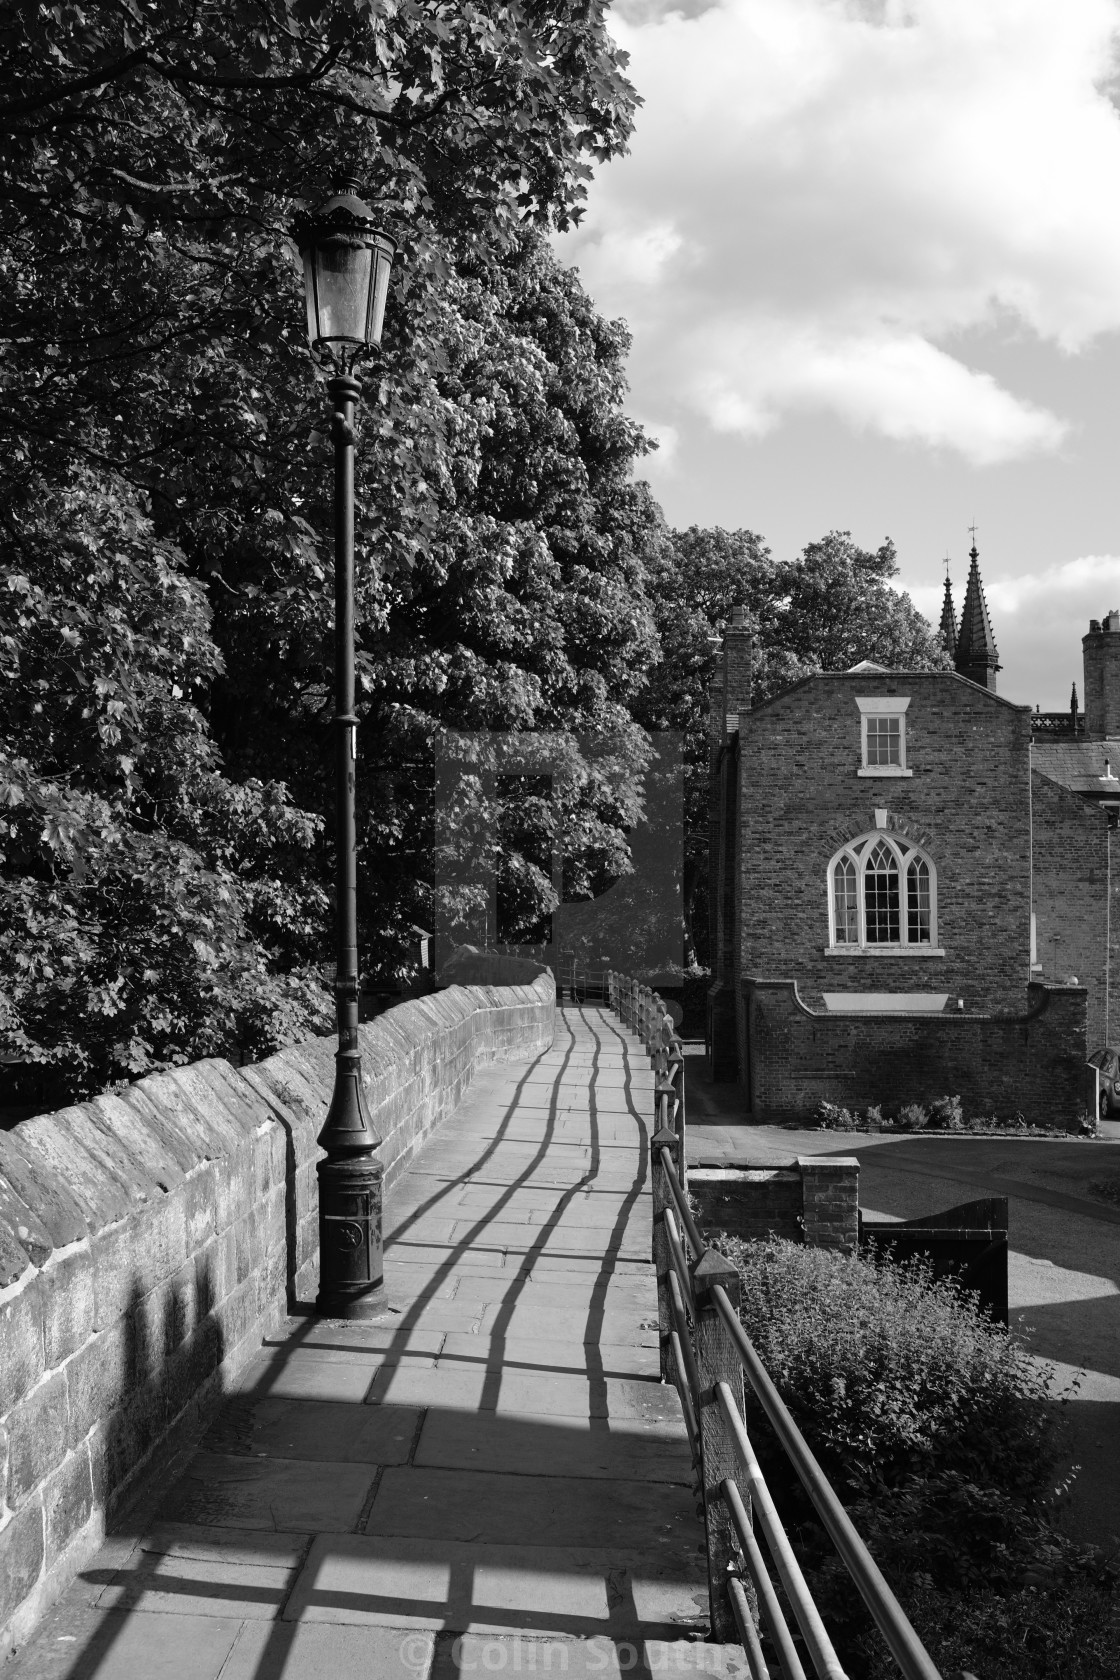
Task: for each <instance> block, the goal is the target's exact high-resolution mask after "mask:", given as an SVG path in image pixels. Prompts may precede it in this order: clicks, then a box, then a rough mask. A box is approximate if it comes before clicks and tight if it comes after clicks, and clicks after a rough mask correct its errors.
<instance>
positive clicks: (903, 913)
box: [825, 828, 945, 957]
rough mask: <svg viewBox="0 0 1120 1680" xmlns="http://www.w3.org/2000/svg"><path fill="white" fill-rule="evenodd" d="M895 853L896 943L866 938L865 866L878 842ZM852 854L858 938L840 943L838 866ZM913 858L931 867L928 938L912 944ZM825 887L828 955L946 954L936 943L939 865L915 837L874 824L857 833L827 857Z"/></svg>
mask: <svg viewBox="0 0 1120 1680" xmlns="http://www.w3.org/2000/svg"><path fill="white" fill-rule="evenodd" d="M880 841H881V842H882V843H883V844H884V845H885V846H886V847H887V849H888V851H890V852H892V853H893V854H894V858H895V862H896V864H897V866H898V882H899V893H898V897H899V910H898V922H899V928H898V931H899V938H898V942H897V943H896V944H893V943H892V944H886V943H879V942H877V941H876V942H874V943H872V944H868V940H867V908H866V904H865V901H864V891H865V880H866V877H865V870H866V867H867V857H868V853H869V852H870V851H871V850H872V848H873V847H874V846H875V845H877V844H878V843H879V842H880ZM846 858H850V859H851V861H852V863H853V865H854V867H855V872H856V924H857V929H858V933H859V938H858V941H857V942H856V943H854V944H853V943H847V944H838V943H837V939H836V868H837V865H838V864H840V863H842V862H843V861H844V859H846ZM914 862H921V863H924V864H925V866H926V868H927V869H928V870H929V942H928V943H926V942H925V941H924V940H923V941H922V942H920V943H916V944H913V945H912V944H911V943H910V939H909V932H910V927H909V904H908V897H909V890H908V889H909V883H908V881H907V870H908V868H909V866H910V864H912V863H914ZM825 890H826V893H827V896H828V944H827V946H826V947H825V956H827V957H943V956H944V955H945V952H944V951H943V950H942V948H941V947H940V946H939V945H938V943H937V867H936V865H935V864H934V861H933V859H932V858H931V857H930V855H929V853H928V852H927V851H924V850H923V849H922V847H921V846H916V845H914V843H913V841H911V840H906V839H904V838H903V837H902V836H900V835H897V834H891V833H888V832H886V831H885V830H883V829H881V828H873V829H871V830H870V831H869V832H868V833H865V834H858V835H856V837H855V839H854V840H848V841H846V842H845V844H844V845H843V846H841V847H840V848H839V850H838V851H836V852H834V853H833V855H832V857H831V858H829V860H828V869H827V871H826V874H825Z"/></svg>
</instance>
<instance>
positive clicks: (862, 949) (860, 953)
mask: <svg viewBox="0 0 1120 1680" xmlns="http://www.w3.org/2000/svg"><path fill="white" fill-rule="evenodd" d="M824 954H825V956H826V957H910V958H912V959H913V958H915V957H917V958H919V959H920V958H922V957H943V956H944V955H945V952H944V950H943V948H942V947H941V946H940V945H826V946H825V948H824Z"/></svg>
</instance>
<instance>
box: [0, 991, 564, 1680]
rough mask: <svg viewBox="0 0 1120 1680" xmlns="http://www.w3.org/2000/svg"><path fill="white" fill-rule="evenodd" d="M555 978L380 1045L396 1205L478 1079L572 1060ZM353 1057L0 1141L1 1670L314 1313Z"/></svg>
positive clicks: (163, 1082)
mask: <svg viewBox="0 0 1120 1680" xmlns="http://www.w3.org/2000/svg"><path fill="white" fill-rule="evenodd" d="M554 1016H555V987H554V985H553V982H552V977H551V975H549V974H548V973H547V972H545V971H542V970H539V969H538V970H537V971H536V976H535V978H532V979H531V980H528V981H527V982H526V983H523V984H520V985H515V986H503V987H501V988H500V989H499V988H496V987H489V986H472V987H464V986H453V987H451V988H449V989H448V990H447V991H445V992H441V993H437V994H433V995H432V996H430V997H425V998H419V999H415V1000H413V1001H411V1002H409V1003H405V1004H402V1005H400V1006H399V1007H397V1008H395V1009H392V1010H389V1011H388V1012H387V1013H386V1014H384V1015H382V1016H380V1017H378V1019H377V1020H375V1021H372V1022H370V1023H368V1024H366V1025H365V1026H363V1027H362V1028H361V1044H362V1054H363V1072H364V1075H365V1079H364V1084H365V1093H366V1098H367V1101H368V1103H369V1106H370V1111H371V1116H372V1118H373V1121H374V1125H375V1127H376V1128H377V1130H378V1133H379V1135H380V1136H381V1137H382V1138H383V1140H384V1141H383V1144H382V1147H381V1150H380V1159H381V1160H382V1162H383V1164H384V1167H385V1180H386V1186H387V1194H388V1195H390V1196H391V1193H392V1185H393V1183H394V1182H395V1181H396V1180H397V1178H399V1176H400V1174H401V1173H402V1172H403V1171H404V1169H405V1167H406V1165H407V1163H408V1162H409V1160H411V1158H412V1156H413V1154H414V1153H415V1151H416V1149H417V1148H418V1147H419V1145H420V1144H421V1142H422V1141H423V1139H424V1138H425V1137H426V1136H427V1135H428V1133H429V1132H430V1131H431V1130H432V1128H433V1127H434V1126H436V1125H437V1124H438V1123H439V1122H440V1121H441V1120H443V1119H445V1118H446V1117H447V1116H448V1115H450V1113H451V1112H452V1110H453V1109H454V1108H455V1106H456V1104H457V1103H458V1102H459V1101H460V1100H461V1098H462V1096H463V1094H464V1092H465V1091H466V1089H467V1087H468V1085H469V1084H470V1081H471V1078H472V1076H473V1074H474V1072H475V1071H476V1070H477V1069H478V1068H480V1067H482V1066H485V1065H486V1064H487V1063H490V1062H495V1061H505V1060H509V1061H520V1060H529V1059H531V1058H532V1057H533V1056H534V1055H537V1054H539V1053H540V1052H541V1051H542V1050H544V1049H545V1048H547V1046H548V1045H549V1044H550V1043H551V1042H552V1037H553V1032H554ZM333 1077H334V1044H333V1040H330V1039H310V1040H305V1041H304V1042H302V1043H300V1044H298V1045H295V1046H293V1047H291V1048H290V1049H288V1050H284V1051H281V1052H280V1053H279V1054H277V1055H275V1056H272V1057H270V1058H269V1059H268V1060H267V1061H266V1062H262V1063H260V1064H258V1065H257V1066H255V1067H246V1068H241V1069H235V1068H233V1067H231V1066H230V1065H229V1064H228V1063H227V1062H223V1061H219V1060H213V1059H211V1060H207V1061H202V1062H197V1063H194V1064H193V1065H191V1066H190V1067H184V1068H176V1069H173V1070H171V1071H169V1072H166V1073H161V1074H155V1075H152V1076H150V1077H149V1078H147V1079H142V1080H140V1081H139V1082H138V1083H137V1084H135V1085H131V1086H129V1087H128V1088H127V1089H124V1090H121V1091H118V1092H114V1093H112V1094H110V1095H106V1096H102V1097H98V1098H96V1099H94V1100H93V1101H91V1102H88V1103H82V1104H80V1105H77V1106H75V1107H72V1108H67V1109H63V1110H61V1111H60V1112H58V1113H56V1114H47V1115H38V1116H36V1117H35V1118H33V1119H31V1120H26V1121H24V1122H23V1123H22V1124H21V1125H19V1126H17V1127H16V1128H15V1129H14V1130H13V1131H11V1132H7V1133H0V1661H2V1660H3V1657H4V1656H5V1655H6V1654H7V1651H8V1650H9V1649H10V1648H11V1647H12V1645H13V1644H14V1643H16V1642H19V1641H21V1640H22V1639H23V1638H25V1637H26V1634H27V1632H28V1630H29V1629H30V1628H31V1627H32V1626H33V1625H34V1623H35V1621H36V1620H37V1619H38V1617H39V1615H40V1614H41V1613H42V1611H43V1609H44V1608H45V1607H46V1606H47V1605H48V1604H49V1603H50V1602H51V1600H52V1599H53V1598H54V1597H56V1596H57V1594H58V1592H59V1591H60V1590H61V1589H62V1588H63V1587H64V1586H65V1585H66V1583H67V1582H68V1581H69V1580H70V1579H71V1578H72V1576H73V1575H74V1574H75V1573H76V1572H77V1571H78V1570H80V1569H81V1568H82V1567H83V1566H84V1564H85V1563H86V1561H87V1560H88V1558H89V1557H90V1556H91V1554H92V1552H93V1551H94V1550H95V1548H96V1547H97V1545H98V1544H99V1543H100V1540H101V1538H102V1536H103V1534H104V1531H105V1525H106V1522H107V1521H109V1520H111V1519H112V1518H113V1516H114V1515H115V1514H116V1513H118V1512H120V1511H121V1510H123V1509H124V1507H125V1506H126V1505H127V1504H128V1503H129V1502H130V1500H131V1499H132V1498H133V1497H134V1496H135V1494H136V1492H137V1491H138V1489H139V1487H140V1485H141V1483H142V1481H143V1479H144V1477H145V1473H146V1472H150V1471H151V1470H152V1468H153V1465H154V1464H155V1463H163V1462H164V1460H165V1458H166V1457H169V1456H170V1455H172V1454H173V1452H174V1450H175V1447H176V1445H177V1444H178V1443H182V1444H183V1445H185V1444H187V1443H188V1442H189V1441H191V1440H193V1439H194V1438H195V1437H196V1436H197V1435H198V1433H199V1431H200V1430H201V1428H202V1427H203V1426H204V1425H205V1423H206V1421H207V1420H208V1418H209V1417H210V1416H211V1415H212V1413H213V1412H214V1410H215V1408H216V1406H217V1404H218V1403H219V1401H220V1399H221V1397H222V1395H223V1393H225V1392H226V1391H228V1390H229V1388H230V1387H231V1386H232V1385H233V1383H234V1382H235V1381H236V1378H237V1376H238V1374H239V1372H240V1370H241V1369H242V1367H243V1366H244V1364H245V1363H246V1361H247V1360H248V1359H249V1357H250V1356H251V1355H252V1354H253V1352H255V1350H256V1349H257V1348H258V1347H259V1345H260V1341H261V1338H262V1336H263V1335H265V1334H267V1333H268V1331H269V1330H270V1328H271V1327H272V1326H273V1325H274V1324H275V1323H276V1321H277V1320H278V1319H279V1318H280V1317H281V1316H282V1315H283V1314H284V1313H285V1312H287V1311H288V1310H289V1309H290V1307H291V1306H292V1305H293V1304H294V1302H296V1301H298V1300H307V1299H309V1298H311V1297H313V1295H314V1290H315V1284H316V1273H317V1248H318V1230H317V1224H318V1218H317V1216H318V1204H317V1180H316V1175H315V1163H316V1160H317V1159H318V1158H319V1154H320V1151H319V1149H318V1147H317V1145H316V1143H315V1137H316V1134H317V1133H318V1131H319V1130H320V1128H321V1126H322V1124H323V1120H324V1117H325V1114H326V1108H327V1103H328V1101H329V1098H330V1093H331V1087H332V1083H333Z"/></svg>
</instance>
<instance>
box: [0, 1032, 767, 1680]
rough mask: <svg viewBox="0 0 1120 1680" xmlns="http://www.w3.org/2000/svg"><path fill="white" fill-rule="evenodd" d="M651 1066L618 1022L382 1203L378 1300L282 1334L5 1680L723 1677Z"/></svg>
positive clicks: (566, 1044)
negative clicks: (652, 1172) (659, 1221)
mask: <svg viewBox="0 0 1120 1680" xmlns="http://www.w3.org/2000/svg"><path fill="white" fill-rule="evenodd" d="M652 1110H653V1101H652V1077H651V1074H650V1072H649V1063H648V1059H647V1058H646V1057H645V1056H644V1055H643V1054H642V1052H641V1050H640V1047H639V1046H638V1045H637V1041H636V1040H635V1039H633V1038H632V1037H630V1035H628V1034H626V1033H625V1032H624V1031H623V1030H622V1029H621V1028H620V1026H619V1025H618V1023H617V1022H616V1021H615V1020H614V1018H613V1017H612V1016H610V1015H609V1014H608V1013H607V1012H606V1011H605V1010H601V1009H598V1008H590V1007H587V1008H583V1009H575V1008H572V1009H569V1010H566V1011H564V1013H563V1015H562V1017H561V1026H560V1030H559V1032H558V1034H557V1039H556V1042H555V1044H554V1046H553V1048H552V1050H551V1051H550V1052H549V1053H548V1054H546V1055H544V1056H542V1057H540V1058H539V1059H538V1060H537V1061H535V1062H533V1063H532V1064H531V1065H524V1064H522V1065H520V1066H514V1067H501V1068H495V1069H491V1070H488V1071H487V1072H486V1073H485V1074H483V1075H482V1076H480V1078H479V1079H478V1080H477V1081H476V1082H475V1084H474V1086H473V1087H472V1089H471V1091H470V1093H469V1096H468V1098H467V1100H466V1101H465V1102H464V1103H463V1104H462V1106H461V1107H460V1108H459V1110H458V1111H457V1113H456V1114H455V1115H454V1116H453V1117H452V1119H451V1120H450V1121H449V1122H448V1123H447V1124H446V1125H445V1126H444V1127H443V1128H441V1130H440V1131H439V1132H438V1133H437V1134H436V1136H435V1137H434V1138H433V1139H432V1140H431V1141H430V1142H429V1144H428V1146H427V1148H426V1149H425V1150H424V1151H423V1152H422V1154H421V1155H420V1156H419V1157H418V1159H417V1161H416V1162H415V1164H414V1166H413V1167H412V1169H411V1170H410V1171H409V1173H408V1174H407V1175H406V1177H405V1178H404V1179H403V1180H402V1181H401V1183H400V1184H399V1185H397V1186H396V1187H395V1188H394V1189H393V1191H392V1192H391V1193H390V1195H389V1197H388V1199H387V1208H386V1222H387V1229H388V1230H389V1232H390V1235H389V1236H388V1238H387V1241H386V1281H387V1285H388V1290H389V1295H390V1301H391V1307H392V1310H391V1311H390V1312H389V1313H387V1314H386V1316H385V1318H384V1319H383V1320H382V1321H379V1322H377V1323H370V1324H341V1323H323V1322H319V1321H317V1320H314V1319H311V1318H301V1319H293V1320H291V1321H289V1322H288V1323H287V1324H286V1325H285V1326H284V1327H283V1328H282V1330H281V1332H280V1333H279V1334H278V1335H277V1336H276V1337H274V1338H273V1339H272V1340H271V1341H270V1342H269V1343H268V1344H266V1345H265V1347H264V1348H262V1351H261V1353H260V1355H259V1357H258V1358H257V1359H256V1360H255V1361H254V1362H253V1364H252V1365H251V1366H250V1368H249V1369H248V1370H247V1371H246V1372H245V1374H244V1377H243V1379H242V1382H241V1384H240V1386H239V1389H238V1392H237V1393H236V1394H235V1395H233V1396H231V1397H230V1399H229V1401H228V1402H227V1404H226V1406H225V1408H224V1410H223V1412H222V1414H221V1416H220V1418H219V1419H218V1421H217V1423H216V1424H215V1425H214V1427H213V1428H212V1429H211V1431H210V1433H209V1434H208V1435H207V1436H206V1438H205V1440H204V1441H203V1442H202V1444H201V1446H200V1448H199V1450H198V1451H197V1452H196V1454H195V1455H194V1458H193V1460H192V1461H191V1463H190V1464H189V1467H188V1469H187V1471H186V1474H185V1475H184V1476H183V1477H182V1479H181V1480H180V1481H179V1482H178V1483H177V1484H176V1485H175V1486H174V1487H172V1488H171V1490H170V1491H169V1492H168V1493H167V1496H166V1498H164V1499H163V1501H162V1503H161V1504H157V1505H155V1506H154V1507H153V1508H152V1509H150V1510H149V1511H147V1512H141V1513H139V1514H137V1515H136V1516H134V1518H133V1521H132V1524H131V1529H130V1532H128V1533H125V1534H121V1535H119V1536H116V1537H114V1538H113V1539H112V1540H111V1541H109V1542H108V1543H107V1544H106V1546H105V1547H104V1548H103V1550H102V1552H101V1554H100V1555H99V1556H98V1558H97V1559H96V1560H95V1561H94V1563H93V1565H92V1566H91V1567H90V1568H89V1569H87V1570H86V1571H85V1573H84V1575H83V1577H82V1578H81V1580H80V1581H78V1582H77V1583H76V1584H75V1586H74V1588H73V1589H72V1590H71V1592H70V1593H69V1595H68V1596H67V1598H66V1599H65V1600H64V1601H63V1602H62V1603H61V1604H60V1605H59V1606H58V1607H57V1608H56V1609H55V1611H53V1612H52V1613H51V1614H50V1616H48V1618H47V1619H46V1621H45V1622H44V1624H43V1626H42V1627H41V1628H40V1630H39V1632H38V1633H37V1635H36V1637H35V1639H34V1640H33V1641H32V1642H31V1643H30V1644H29V1645H28V1646H27V1647H26V1648H25V1649H24V1650H23V1651H22V1652H19V1653H17V1654H16V1656H15V1657H14V1658H13V1659H12V1660H11V1664H10V1666H9V1667H8V1668H7V1670H6V1672H5V1680H94V1677H96V1680H219V1677H220V1680H281V1677H283V1680H327V1677H330V1680H350V1677H356V1676H359V1675H360V1676H362V1680H382V1677H386V1680H395V1677H396V1676H408V1677H409V1680H450V1677H451V1676H454V1675H458V1674H467V1673H470V1674H474V1673H479V1674H489V1673H502V1672H505V1673H511V1674H521V1673H533V1672H541V1673H553V1674H560V1673H563V1674H565V1675H568V1676H571V1677H573V1680H580V1677H581V1676H583V1675H587V1676H591V1675H595V1676H597V1677H604V1676H605V1677H606V1680H612V1677H613V1676H615V1675H619V1674H622V1673H628V1674H638V1675H643V1674H652V1675H657V1674H672V1673H684V1674H697V1673H700V1672H710V1673H722V1674H727V1675H738V1674H744V1673H745V1667H744V1666H743V1665H742V1662H741V1654H740V1653H738V1651H737V1648H732V1647H726V1648H720V1647H715V1646H707V1645H704V1644H702V1643H697V1641H698V1640H702V1638H703V1633H704V1631H705V1628H706V1621H707V1594H706V1585H705V1572H704V1558H703V1552H702V1542H703V1536H702V1528H701V1522H700V1518H699V1516H698V1514H697V1507H696V1498H695V1495H694V1492H693V1486H692V1481H693V1479H692V1472H691V1467H690V1462H689V1455H688V1449H687V1446H686V1443H685V1436H684V1429H683V1424H682V1422H681V1417H680V1409H679V1404H678V1401H677V1396H676V1393H675V1391H674V1390H673V1389H672V1388H666V1387H662V1385H661V1384H660V1383H659V1381H658V1377H657V1335H656V1324H657V1308H656V1293H655V1288H654V1281H653V1275H652V1268H651V1265H650V1263H649V1252H650V1203H649V1186H648V1148H649V1137H650V1133H651V1129H652V1128H651V1124H650V1120H651V1116H652Z"/></svg>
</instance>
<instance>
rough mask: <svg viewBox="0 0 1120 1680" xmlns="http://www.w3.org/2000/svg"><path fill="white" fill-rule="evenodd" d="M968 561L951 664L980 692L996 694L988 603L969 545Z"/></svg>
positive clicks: (996, 658) (995, 660) (995, 655)
mask: <svg viewBox="0 0 1120 1680" xmlns="http://www.w3.org/2000/svg"><path fill="white" fill-rule="evenodd" d="M968 558H969V561H970V565H969V568H968V588H967V589H966V590H965V595H964V606H963V607H962V608H961V630H960V635H959V636H958V637H957V652H956V659H955V660H954V664H955V665H956V668H957V670H958V671H959V672H960V674H961V676H962V677H967V678H968V680H969V681H970V682H974V683H979V685H980V687H981V688H988V689H991V691H992V693H993V694H994V693H995V691H996V672H997V671H998V670H1000V669H1001V666H1000V662H999V654H998V652H997V651H996V639H995V637H994V636H993V635H992V625H991V620H990V619H989V617H988V603H987V602H986V601H985V599H984V585H983V584H982V583H981V582H980V556H979V554H978V553H977V552H976V544H975V542H973V545H972V547H971V548H970V549H969V552H968Z"/></svg>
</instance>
